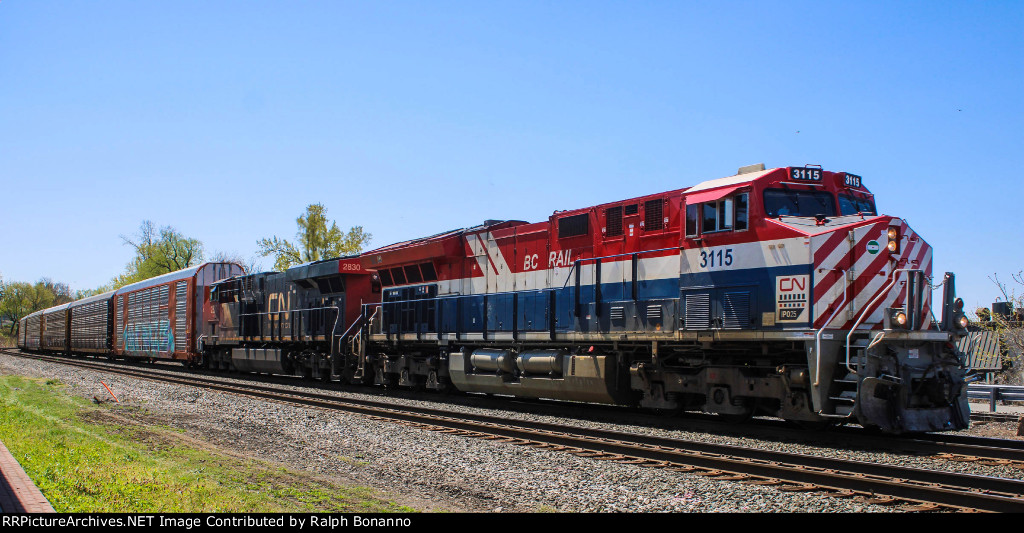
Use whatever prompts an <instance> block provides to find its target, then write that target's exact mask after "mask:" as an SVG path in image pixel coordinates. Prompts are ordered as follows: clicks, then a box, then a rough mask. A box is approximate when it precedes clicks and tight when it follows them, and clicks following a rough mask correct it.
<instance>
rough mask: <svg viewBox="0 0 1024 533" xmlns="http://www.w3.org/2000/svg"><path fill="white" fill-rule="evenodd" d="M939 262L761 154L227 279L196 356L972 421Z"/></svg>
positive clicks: (499, 390)
mask: <svg viewBox="0 0 1024 533" xmlns="http://www.w3.org/2000/svg"><path fill="white" fill-rule="evenodd" d="M931 262H932V250H931V247H930V246H929V245H928V244H927V243H926V242H925V241H924V240H923V239H922V238H921V236H920V235H918V234H917V233H916V232H915V231H914V230H913V229H911V228H910V226H909V225H908V224H907V223H906V221H904V220H902V219H900V218H898V217H894V216H887V215H879V214H877V212H876V208H875V202H874V196H873V195H872V194H871V193H870V192H869V190H868V189H867V188H866V187H865V186H864V183H863V180H862V178H861V177H860V176H857V175H854V174H850V173H846V172H830V171H825V170H823V169H822V168H821V167H817V166H802V167H782V168H772V169H766V168H765V167H764V165H753V166H749V167H744V168H741V169H740V170H739V171H738V172H737V174H735V175H733V176H729V177H725V178H720V179H713V180H709V181H705V182H702V183H699V184H697V185H695V186H693V187H689V188H681V189H676V190H672V191H668V192H664V193H659V194H652V195H647V196H641V197H636V198H631V199H627V200H621V201H616V202H611V203H607V204H602V205H597V206H592V207H586V208H582V209H575V210H570V211H556V212H555V213H554V214H553V215H551V217H549V218H548V220H546V221H543V222H537V223H527V222H524V221H518V220H508V221H498V220H488V221H485V222H484V223H483V224H481V225H479V226H474V227H469V228H464V229H459V230H454V231H448V232H444V233H440V234H437V235H432V236H429V237H423V238H417V239H413V240H409V241H405V242H400V243H396V244H392V245H389V246H385V247H382V248H378V249H375V250H371V251H368V252H365V253H362V254H359V255H358V256H349V257H342V258H336V259H331V260H326V261H320V262H315V263H310V264H306V265H300V266H298V267H293V268H291V269H289V270H287V271H286V272H264V273H252V274H239V275H229V276H226V277H225V278H223V279H219V280H214V281H212V282H211V283H210V285H209V291H208V292H206V293H204V294H203V295H202V296H204V297H205V301H204V305H205V307H204V308H203V309H204V313H203V314H202V315H201V316H196V317H195V322H194V324H195V328H196V330H195V331H197V332H199V334H198V335H197V336H195V337H194V338H190V339H191V340H192V341H194V352H192V353H190V354H189V357H188V361H189V362H190V363H191V364H201V365H203V366H209V367H212V368H233V369H236V370H240V371H248V372H267V373H283V374H300V375H304V376H306V377H309V378H319V379H322V380H332V379H341V380H342V381H345V382H350V383H358V384H367V385H370V384H373V385H384V386H389V387H407V388H416V389H421V388H422V389H428V390H436V391H444V390H449V389H457V390H459V391H462V392H472V393H484V394H492V395H502V396H512V397H528V398H551V399H557V400H566V401H575V402H592V403H604V404H615V405H630V406H640V407H644V408H649V409H654V410H658V411H662V412H669V413H672V412H676V411H679V410H700V411H705V412H711V413H718V414H720V415H722V416H724V417H728V418H730V419H735V420H743V419H746V418H748V417H751V416H754V415H769V416H775V417H779V418H782V419H785V420H790V421H794V422H797V423H801V424H804V425H825V424H831V423H840V422H846V421H853V422H857V423H859V424H861V425H863V426H865V427H868V428H876V429H879V430H881V431H884V432H889V433H902V432H922V431H942V430H956V429H962V428H966V427H967V426H968V424H969V408H968V405H967V388H966V383H965V379H964V378H965V374H966V372H967V370H968V369H967V367H966V363H965V359H964V355H963V354H962V353H961V352H959V351H958V350H957V348H956V346H955V344H954V343H955V342H956V340H957V339H958V337H959V336H961V335H963V334H964V333H966V326H967V319H966V316H965V315H964V313H963V302H962V300H960V299H959V298H956V295H955V288H954V276H953V275H952V274H951V273H946V275H945V276H944V277H943V278H942V279H941V280H934V279H933V277H932V264H931ZM940 285H941V286H942V287H943V296H942V301H941V302H939V306H940V307H941V317H940V319H938V320H937V319H935V317H934V316H933V305H932V301H931V293H932V289H934V288H937V287H938V286H940ZM197 295H198V293H197ZM71 305H72V306H73V305H75V304H71ZM48 311H49V310H48ZM70 317H71V318H70V321H66V322H67V323H66V324H65V326H64V327H65V328H67V329H68V330H69V331H73V329H74V327H75V324H74V318H73V314H72V315H70ZM27 318H29V317H27ZM44 320H45V312H44ZM112 335H117V333H112ZM20 341H21V339H20V338H19V344H20ZM114 342H115V343H116V342H117V341H114ZM25 347H27V348H32V347H37V348H41V349H48V348H47V347H45V346H39V345H38V344H36V345H33V344H31V343H29V342H27V341H26V344H25ZM50 349H52V348H50ZM150 355H152V354H150ZM157 355H159V354H157ZM128 356H130V354H128Z"/></svg>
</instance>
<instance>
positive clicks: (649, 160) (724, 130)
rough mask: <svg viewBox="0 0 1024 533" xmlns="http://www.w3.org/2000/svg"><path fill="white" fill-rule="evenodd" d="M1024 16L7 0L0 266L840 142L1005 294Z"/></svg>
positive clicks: (657, 5)
mask: <svg viewBox="0 0 1024 533" xmlns="http://www.w3.org/2000/svg"><path fill="white" fill-rule="evenodd" d="M1022 28H1024V2H1020V1H1017V0H1014V1H986V2H940V1H935V0H930V1H924V2H909V1H901V2H891V1H885V2H867V1H857V2H849V1H841V2H840V1H836V2H829V1H825V2H822V1H809V2H797V1H785V2H783V1H771V0H758V1H753V2H730V1H714V2H706V1H700V2H697V1H683V0H679V1H669V2H654V1H635V2H601V1H595V0H586V1H581V2H568V1H555V2H539V1H538V2H531V1H515V2H504V3H500V2H479V1H470V0H466V1H462V2H443V1H433V0H432V1H423V2H400V1H391V2H378V1H367V2H342V1H325V2H314V1H304V2H285V1H280V2H261V1H253V0H248V1H238V2H229V1H213V2H210V1H195V2H193V1H180V0H176V1H173V2H172V1H162V2H159V1H146V2H139V1H94V2H72V1H46V0H32V1H19V0H3V1H2V2H0V186H2V192H0V194H2V198H3V202H2V207H0V213H2V219H0V220H2V226H0V227H2V228H3V247H2V248H0V273H2V275H3V277H4V279H5V280H8V281H13V280H24V281H32V280H36V279H39V278H40V277H43V276H47V277H50V278H53V279H55V280H58V281H64V282H66V283H68V284H70V285H71V287H72V288H73V289H85V288H94V287H96V286H99V285H101V284H104V283H106V282H107V281H109V280H110V278H112V277H113V276H115V275H116V274H118V273H120V272H121V271H123V268H124V266H125V264H126V263H127V262H128V261H129V259H130V258H131V257H132V250H131V249H130V248H129V247H127V246H124V245H123V244H122V242H121V239H120V237H119V235H121V234H124V235H130V234H132V233H134V232H136V231H137V229H138V226H139V223H140V222H141V221H142V220H143V219H150V220H152V221H153V222H154V223H156V224H157V225H158V226H162V225H171V226H173V227H175V228H176V229H178V230H179V231H181V232H182V233H184V234H185V235H188V236H191V237H195V238H198V239H200V240H202V241H203V242H204V243H205V245H206V251H207V254H208V255H210V254H213V253H215V252H228V253H236V254H239V255H241V256H243V257H249V256H252V255H254V253H255V251H256V248H257V247H256V241H257V240H258V239H259V238H261V237H269V236H272V235H278V236H282V237H287V238H292V237H293V236H294V233H295V229H296V226H295V218H296V217H297V216H299V215H300V214H301V213H302V212H303V210H304V208H305V206H306V205H307V204H309V203H313V202H321V203H323V204H325V205H326V206H327V208H328V210H329V211H328V216H329V217H331V218H333V219H335V220H337V222H338V224H339V226H342V227H343V228H348V227H349V226H352V225H356V224H360V225H363V226H364V227H365V229H366V230H367V231H369V232H371V233H373V235H374V240H373V242H372V243H371V246H382V245H386V244H390V243H392V242H395V241H399V240H404V239H407V238H411V237H416V236H423V235H428V234H431V233H435V232H438V231H442V230H446V229H451V228H456V227H465V226H470V225H474V224H477V223H479V222H482V221H483V220H484V219H488V218H516V219H523V220H528V221H539V220H544V219H546V217H547V216H548V215H550V214H551V212H552V211H554V210H556V209H570V208H577V207H583V206H587V205H592V204H595V203H600V202H606V201H613V200H617V199H621V198H625V197H630V196H636V195H641V194H647V193H652V192H658V191H663V190H668V189H673V188H678V187H684V186H689V185H692V184H695V183H697V182H699V181H702V180H704V179H709V178H716V177H722V176H727V175H730V174H733V173H734V172H735V171H736V169H737V168H738V167H740V166H742V165H747V164H751V163H759V162H764V163H765V164H766V165H768V166H769V167H776V166H787V165H803V164H806V163H817V164H821V165H823V166H824V168H826V169H828V170H837V171H849V172H853V173H856V174H860V175H862V176H863V177H864V180H865V184H866V185H867V186H868V187H869V188H871V189H872V190H873V192H874V193H875V194H876V197H877V199H878V204H879V207H880V209H881V210H882V211H883V212H885V213H887V214H892V215H898V216H902V217H904V218H906V219H907V220H908V221H909V223H910V224H911V226H912V227H914V228H915V229H916V230H917V231H918V232H920V233H921V234H923V235H924V237H925V238H926V239H927V240H928V241H929V242H930V243H931V244H932V245H933V246H934V248H935V265H934V270H935V272H936V273H937V274H939V275H941V273H942V272H944V271H947V270H951V271H955V272H956V273H957V274H958V288H959V292H960V293H961V295H962V296H964V298H965V300H966V301H967V303H968V306H971V307H973V306H974V305H975V304H984V305H988V303H990V302H991V301H993V299H994V298H995V297H996V296H997V294H998V292H997V290H996V287H995V286H994V285H993V284H992V282H991V281H989V280H988V276H990V275H992V274H993V273H999V274H1000V277H1001V278H1006V279H1009V275H1010V273H1012V272H1017V271H1018V270H1020V269H1022V268H1024V251H1022V249H1024V238H1022V230H1021V206H1022V199H1024V194H1022V193H1024V136H1022V135H1024V134H1022V131H1024V29H1022ZM272 263H273V262H272V261H271V260H270V259H269V258H267V259H264V260H263V264H264V265H265V266H268V267H269V266H270V265H271V264H272Z"/></svg>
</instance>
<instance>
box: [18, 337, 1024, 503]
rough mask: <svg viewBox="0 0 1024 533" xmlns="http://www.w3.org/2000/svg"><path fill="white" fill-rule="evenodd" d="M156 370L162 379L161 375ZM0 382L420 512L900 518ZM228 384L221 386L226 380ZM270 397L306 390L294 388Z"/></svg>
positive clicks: (324, 426)
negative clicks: (363, 490)
mask: <svg viewBox="0 0 1024 533" xmlns="http://www.w3.org/2000/svg"><path fill="white" fill-rule="evenodd" d="M151 368H155V369H160V368H161V365H155V366H154V367H151ZM168 372H172V373H174V372H175V371H174V370H173V369H170V370H168ZM0 373H2V374H11V375H22V376H29V377H40V378H46V379H58V380H60V381H61V383H63V384H65V385H66V386H67V390H68V392H69V393H71V394H77V395H80V396H83V397H86V398H93V397H100V398H104V397H109V395H108V393H107V392H106V390H105V389H104V388H103V386H102V385H101V384H100V381H103V382H104V383H106V384H107V385H108V386H110V388H111V390H112V391H114V393H115V394H117V395H118V397H119V400H120V401H121V406H122V408H121V410H120V411H119V412H120V413H128V414H131V413H136V414H137V415H138V417H139V418H140V419H141V420H144V421H145V422H146V423H151V424H165V425H168V426H171V427H174V428H178V429H180V430H183V431H184V432H185V434H186V435H188V436H189V437H191V438H193V439H197V440H201V441H204V442H208V443H210V444H211V445H214V446H216V447H219V448H222V449H224V450H226V451H229V452H231V453H235V454H242V455H245V456H247V457H252V458H254V459H259V460H264V461H270V462H274V463H279V464H281V465H283V466H286V467H289V468H292V469H303V470H308V471H310V472H314V473H316V474H318V475H322V476H326V477H329V478H332V479H335V480H337V481H339V482H342V483H349V484H359V485H367V486H371V487H374V488H376V489H378V490H380V491H382V492H384V493H386V494H388V495H390V497H391V498H392V499H393V500H394V501H396V502H398V503H402V504H405V505H409V506H410V507H413V508H416V509H418V510H424V511H434V510H448V511H466V512H499V513H501V512H506V513H508V512H511V513H519V512H537V511H540V512H783V513H785V512H892V511H893V510H894V508H893V507H888V506H882V505H874V504H869V503H866V502H864V501H862V500H858V499H852V498H850V499H843V498H834V497H829V496H825V495H823V494H821V493H817V492H786V491H783V490H779V489H778V488H775V487H771V486H759V485H749V484H744V483H740V482H734V481H724V480H716V479H714V478H709V477H703V476H700V475H696V474H692V473H681V472H672V471H668V470H664V469H654V468H644V467H638V466H633V465H628V464H620V463H614V462H609V461H602V460H596V459H589V458H582V457H577V456H573V455H570V454H566V453H561V452H552V451H546V450H540V449H535V448H530V447H525V446H514V445H509V444H506V443H500V442H495V441H488V440H481V439H475V438H469V437H462V436H456V435H451V434H446V433H441V432H435V431H429V430H425V429H419V428H415V427H411V426H408V425H404V424H399V423H395V422H389V421H380V420H376V419H372V418H369V417H366V416H362V415H356V414H349V413H343V412H336V411H326V410H322V409H316V408H312V407H299V406H292V405H286V404H281V403H276V402H271V401H263V400H258V399H251V398H246V397H242V396H237V395H233V394H227V393H221V392H215V391H209V390H201V389H197V388H193V387H185V386H179V385H171V384H163V383H158V382H155V381H150V380H145V379H138V378H131V377H126V376H122V375H116V374H110V373H105V372H101V371H93V370H86V369H81V368H76V367H71V366H66V365H60V364H55V363H47V362H42V361H33V360H27V359H22V358H16V357H12V356H9V355H6V354H0ZM230 377H231V376H218V378H220V379H224V378H230ZM296 383H299V382H296ZM274 386H275V387H280V388H284V389H294V390H309V389H307V388H306V387H302V386H294V385H274ZM315 390H316V391H317V392H320V393H328V394H338V395H339V396H344V397H352V398H360V399H374V400H378V401H379V400H381V399H382V397H381V395H380V394H379V393H378V394H373V393H371V394H363V393H357V392H352V389H345V390H343V391H340V392H339V391H337V390H331V389H326V390H325V389H321V388H316V389H315ZM388 401H393V402H395V403H400V404H405V405H419V406H428V407H432V408H435V409H437V408H443V409H450V410H452V411H458V412H478V413H483V414H490V415H502V416H509V415H511V416H515V417H516V418H520V419H525V420H540V421H545V422H556V423H560V424H564V425H571V426H580V427H600V428H605V429H614V430H619V431H627V430H628V431H630V432H635V433H646V434H652V435H659V436H667V437H674V438H681V439H690V440H701V441H706V442H717V443H722V444H734V445H743V446H758V447H761V448H766V449H773V450H780V451H787V452H791V453H801V454H814V455H821V456H830V455H831V456H838V457H845V458H851V459H858V460H865V461H874V462H884V463H886V464H898V465H903V466H913V467H918V468H932V469H940V468H941V469H947V470H955V471H961V472H968V473H975V474H981V475H997V476H1000V477H1017V478H1021V477H1024V476H1022V474H1024V472H1022V471H1021V470H1017V469H1013V468H1009V467H996V466H987V467H986V466H983V465H979V464H977V463H959V462H950V461H945V460H941V459H935V458H927V457H913V456H903V455H898V454H885V453H877V452H854V451H850V450H834V449H828V448H821V447H814V446H808V445H803V444H791V443H784V442H774V441H763V440H757V439H750V438H742V437H731V436H722V435H714V434H707V433H696V432H686V431H678V430H666V429H658V428H652V427H647V426H624V425H623V424H622V423H616V422H613V421H612V422H610V421H607V420H604V419H602V421H595V420H583V419H577V418H565V417H555V416H551V415H549V414H536V413H535V412H530V411H531V410H530V409H525V410H522V411H511V410H510V411H500V412H498V411H495V409H493V408H490V409H484V408H480V407H473V406H468V405H461V404H464V403H467V402H466V401H465V400H458V401H457V402H458V404H454V403H441V402H427V401H422V400H410V399H401V398H396V397H389V398H388ZM468 403H472V401H470V402H468ZM523 411H525V412H523ZM534 411H535V410H534ZM588 417H590V418H597V417H596V416H593V415H588ZM612 418H614V417H612Z"/></svg>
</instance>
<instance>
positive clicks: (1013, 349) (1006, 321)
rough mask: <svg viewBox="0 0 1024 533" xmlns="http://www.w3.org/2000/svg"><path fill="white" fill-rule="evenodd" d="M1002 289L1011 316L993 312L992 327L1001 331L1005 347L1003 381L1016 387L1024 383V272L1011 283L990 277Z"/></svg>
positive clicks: (1011, 276)
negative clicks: (1023, 291)
mask: <svg viewBox="0 0 1024 533" xmlns="http://www.w3.org/2000/svg"><path fill="white" fill-rule="evenodd" d="M989 279H990V280H992V282H993V283H995V284H996V286H997V287H999V292H1001V293H1002V294H1003V298H1004V299H1005V300H1004V301H1005V302H1006V303H1007V304H1008V307H1009V313H1008V314H1002V313H998V312H996V310H995V309H993V310H992V313H991V318H992V324H993V325H994V327H995V328H996V330H997V331H998V332H999V342H1000V344H1001V345H1002V347H1003V350H1004V353H1003V366H1004V368H1005V371H1004V372H1003V373H1002V376H1001V377H1000V381H1003V382H1005V383H1008V384H1013V385H1022V384H1024V293H1019V292H1018V291H1021V290H1024V270H1021V271H1017V273H1016V274H1011V275H1010V279H1012V280H1013V282H1012V284H1010V283H1005V282H1001V281H999V275H998V274H993V275H992V276H990V277H989Z"/></svg>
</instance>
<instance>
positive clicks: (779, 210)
mask: <svg viewBox="0 0 1024 533" xmlns="http://www.w3.org/2000/svg"><path fill="white" fill-rule="evenodd" d="M764 212H765V216H767V217H768V218H776V217H778V216H789V217H813V216H816V215H825V216H829V217H833V216H835V215H836V202H835V199H834V198H833V197H832V194H831V193H827V192H823V191H797V190H792V189H766V190H765V191H764Z"/></svg>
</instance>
